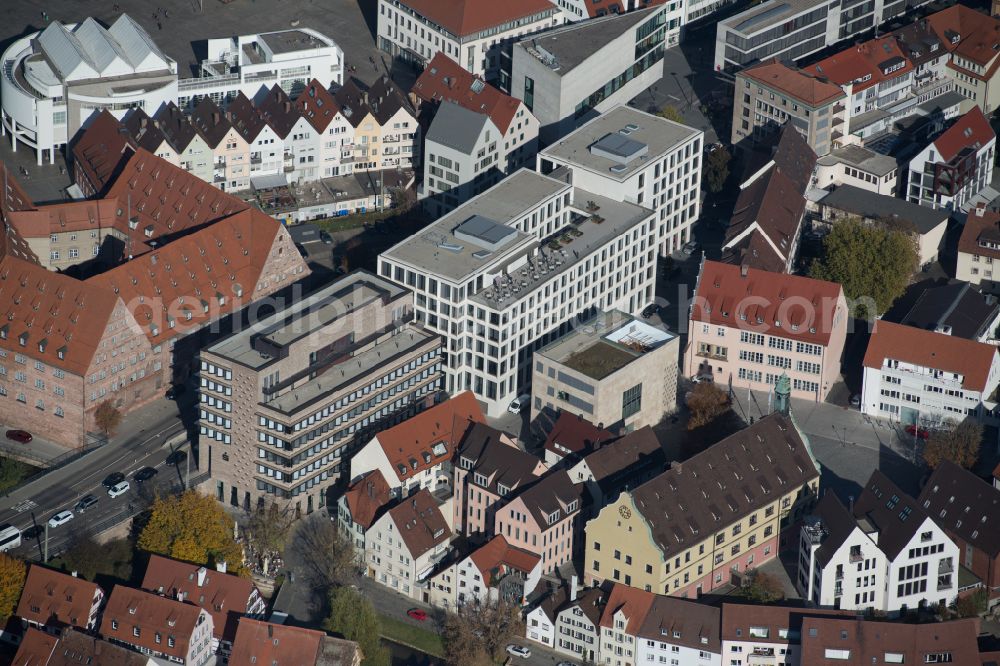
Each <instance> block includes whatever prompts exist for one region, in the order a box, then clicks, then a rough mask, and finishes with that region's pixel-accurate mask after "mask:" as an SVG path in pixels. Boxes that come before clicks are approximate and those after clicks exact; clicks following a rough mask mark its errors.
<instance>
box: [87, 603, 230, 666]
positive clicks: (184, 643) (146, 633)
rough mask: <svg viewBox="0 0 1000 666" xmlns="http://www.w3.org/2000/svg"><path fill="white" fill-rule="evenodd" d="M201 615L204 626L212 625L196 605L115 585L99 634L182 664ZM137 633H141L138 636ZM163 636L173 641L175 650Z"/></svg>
mask: <svg viewBox="0 0 1000 666" xmlns="http://www.w3.org/2000/svg"><path fill="white" fill-rule="evenodd" d="M202 614H205V620H204V621H205V622H211V621H212V616H211V615H208V614H207V613H205V611H204V610H202V609H201V608H199V607H198V606H195V605H194V604H191V603H182V602H180V601H176V600H174V599H168V598H167V597H161V596H158V595H156V594H152V593H149V592H143V591H142V590H134V589H132V588H130V587H123V586H121V585H115V587H114V589H113V590H112V591H111V596H110V597H109V598H108V603H107V605H106V606H105V607H104V613H103V617H102V620H101V631H100V634H101V636H102V637H104V638H107V639H109V640H116V641H121V642H122V643H127V644H129V645H137V646H139V647H143V648H145V649H147V650H151V651H154V652H160V653H163V654H165V655H168V656H170V657H174V658H175V659H178V660H183V659H184V658H185V657H186V656H187V653H188V646H189V644H190V641H191V635H192V634H193V633H194V630H195V628H196V627H197V626H198V624H199V619H200V618H201V617H202ZM116 627H117V628H116ZM134 629H138V630H139V635H138V636H136V635H135V631H134ZM157 636H159V637H160V641H159V642H157V641H156V637H157ZM164 636H166V637H168V638H169V637H171V636H172V637H173V638H174V645H173V647H171V646H170V645H169V642H168V641H167V640H164V639H163V637H164Z"/></svg>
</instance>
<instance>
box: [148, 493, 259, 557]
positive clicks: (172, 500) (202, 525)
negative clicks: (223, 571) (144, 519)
mask: <svg viewBox="0 0 1000 666" xmlns="http://www.w3.org/2000/svg"><path fill="white" fill-rule="evenodd" d="M233 525H234V521H233V519H232V517H230V515H229V514H228V513H226V510H225V509H223V508H222V505H221V504H219V503H218V502H216V501H215V500H214V499H213V498H211V497H209V496H207V495H202V494H200V493H198V492H195V491H193V490H188V491H186V492H184V493H182V494H180V495H171V496H169V497H166V498H157V499H156V501H155V502H153V508H152V511H151V514H150V518H149V522H148V523H146V526H145V527H144V528H143V530H142V533H141V534H140V535H139V542H138V544H137V545H138V546H139V548H141V549H142V550H145V551H148V552H150V553H158V554H160V555H166V556H167V557H172V558H174V559H178V560H185V561H187V562H194V563H196V564H207V565H211V566H215V565H216V564H218V563H219V562H226V565H227V567H228V570H229V571H230V572H231V573H235V574H237V575H240V576H247V575H249V572H248V571H247V569H246V567H245V566H244V563H243V549H242V548H241V547H240V545H239V544H237V543H236V540H235V539H234V537H233Z"/></svg>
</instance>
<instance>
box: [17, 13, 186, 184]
mask: <svg viewBox="0 0 1000 666" xmlns="http://www.w3.org/2000/svg"><path fill="white" fill-rule="evenodd" d="M0 63H2V67H3V72H2V74H0V111H2V112H0V118H2V123H0V128H2V129H0V132H2V133H4V134H10V141H11V145H12V147H13V149H14V150H15V151H16V150H17V147H18V145H19V144H20V145H27V146H28V147H29V148H31V149H33V150H34V151H35V153H36V156H37V161H38V164H41V163H42V161H43V159H44V157H45V153H46V152H47V153H48V159H49V162H50V163H51V162H52V161H53V159H54V156H55V152H56V151H57V150H59V148H60V147H62V146H65V145H66V143H67V141H69V140H70V139H72V138H73V135H74V134H76V132H77V130H79V129H80V128H81V127H82V126H83V125H84V124H85V123H86V122H87V120H88V119H89V118H90V116H91V115H92V114H93V113H94V112H95V111H98V110H101V109H107V110H108V111H110V112H111V113H113V114H114V115H115V116H116V117H118V118H122V117H123V116H124V115H125V113H126V112H127V111H128V110H129V109H131V108H141V109H144V110H145V111H146V112H147V113H148V114H149V115H153V114H154V113H156V111H157V110H158V109H159V108H160V106H161V105H163V104H165V103H167V102H173V101H174V100H176V99H177V63H176V62H174V61H173V60H172V59H170V58H168V57H167V56H166V55H164V54H163V52H162V51H161V50H160V49H159V47H157V46H156V43H155V42H153V39H152V37H150V36H149V33H147V32H146V31H145V30H143V29H142V27H140V26H139V24H138V23H136V22H135V21H133V20H132V19H131V18H130V17H129V16H128V15H127V14H122V15H121V16H119V17H118V20H116V21H115V22H114V23H113V24H111V27H109V28H105V27H104V26H102V25H101V24H99V23H98V22H97V21H95V20H94V19H92V18H87V19H85V20H84V21H83V22H82V23H79V24H75V25H74V24H63V23H60V22H59V21H52V22H51V23H50V24H49V25H48V26H47V27H46V28H45V30H42V31H41V32H35V33H31V34H29V35H26V36H24V37H21V38H20V39H17V40H15V41H14V42H13V43H12V44H11V45H10V46H9V47H7V50H6V51H4V53H3V56H2V57H0Z"/></svg>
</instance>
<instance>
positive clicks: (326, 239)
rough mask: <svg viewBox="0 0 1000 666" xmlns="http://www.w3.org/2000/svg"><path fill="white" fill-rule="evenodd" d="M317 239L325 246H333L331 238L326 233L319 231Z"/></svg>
mask: <svg viewBox="0 0 1000 666" xmlns="http://www.w3.org/2000/svg"><path fill="white" fill-rule="evenodd" d="M319 239H320V240H321V241H323V242H324V243H326V244H327V245H333V236H331V235H330V234H329V233H328V232H326V231H320V232H319Z"/></svg>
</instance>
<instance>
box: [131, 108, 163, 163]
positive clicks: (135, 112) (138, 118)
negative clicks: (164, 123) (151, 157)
mask: <svg viewBox="0 0 1000 666" xmlns="http://www.w3.org/2000/svg"><path fill="white" fill-rule="evenodd" d="M122 124H123V125H124V126H125V129H127V130H128V133H129V137H130V138H131V141H132V143H133V145H136V146H138V147H140V148H145V149H146V150H148V151H149V152H151V153H154V154H155V153H156V150H157V149H158V148H159V147H160V146H161V145H163V142H164V141H166V140H167V137H166V135H165V134H164V133H163V132H162V131H161V130H160V128H159V127H158V126H157V123H156V121H155V120H153V119H152V118H150V117H149V116H148V115H146V112H145V111H143V110H142V109H140V108H135V109H132V110H131V111H130V112H129V114H128V116H126V117H125V121H124V122H123V123H122Z"/></svg>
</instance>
